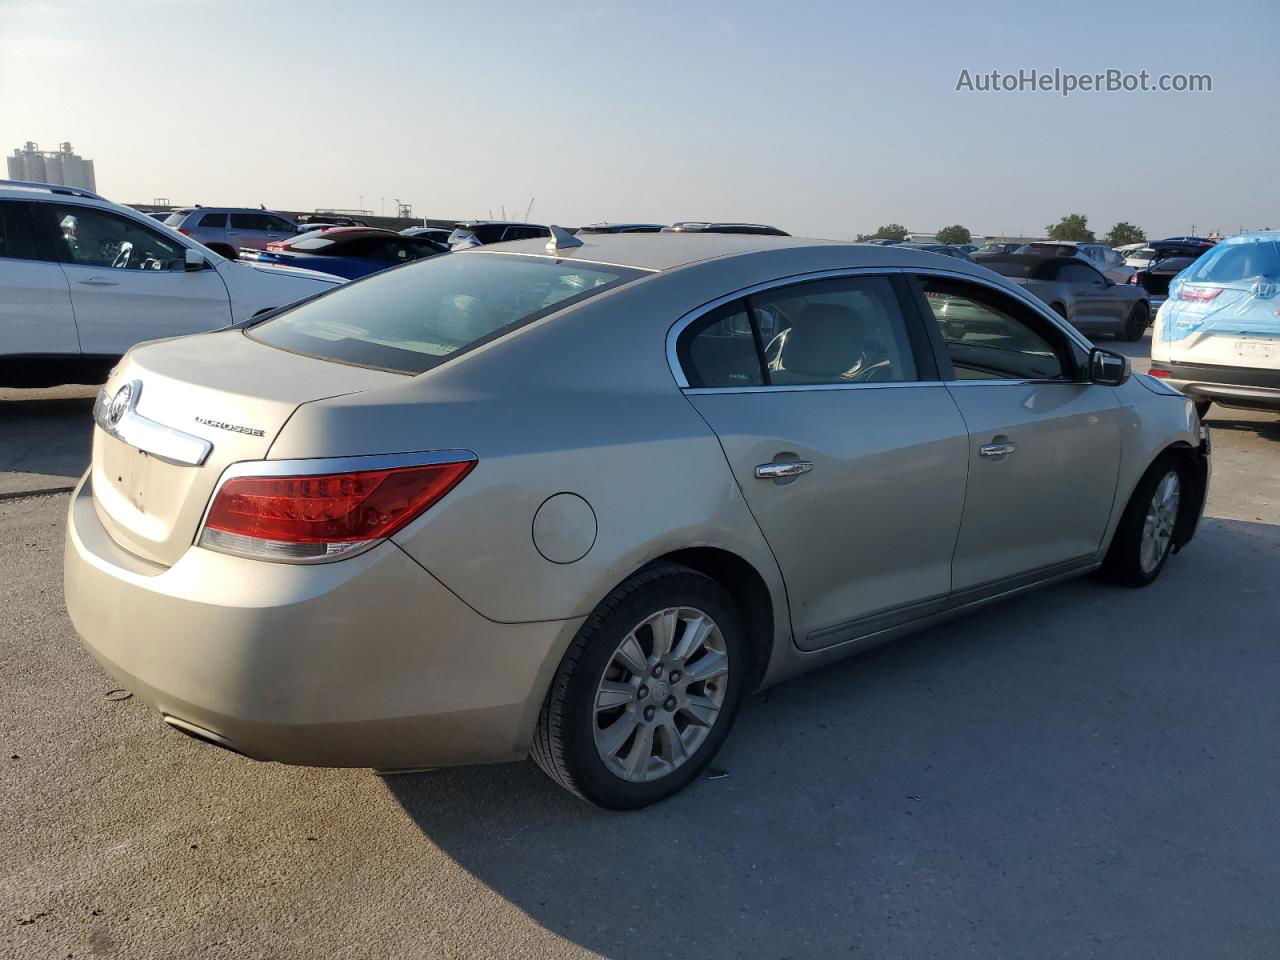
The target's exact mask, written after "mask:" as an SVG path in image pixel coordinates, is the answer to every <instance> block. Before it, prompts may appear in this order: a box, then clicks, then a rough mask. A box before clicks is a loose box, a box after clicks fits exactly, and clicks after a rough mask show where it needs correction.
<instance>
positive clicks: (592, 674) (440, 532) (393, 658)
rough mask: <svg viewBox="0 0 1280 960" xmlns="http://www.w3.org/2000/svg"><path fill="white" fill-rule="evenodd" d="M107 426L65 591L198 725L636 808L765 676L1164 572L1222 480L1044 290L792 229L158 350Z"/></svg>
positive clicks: (564, 245) (419, 272)
mask: <svg viewBox="0 0 1280 960" xmlns="http://www.w3.org/2000/svg"><path fill="white" fill-rule="evenodd" d="M957 302H963V303H964V304H965V305H966V307H965V309H964V310H958V311H956V317H957V319H952V320H949V321H948V334H947V336H946V338H945V339H944V337H943V336H942V333H941V330H940V327H939V323H938V319H937V317H936V315H935V313H934V308H935V305H937V304H940V303H948V304H955V303H957ZM964 318H973V322H972V324H971V329H970V328H969V326H967V324H968V321H967V320H965V319H964ZM95 418H96V421H97V427H96V429H95V431H94V444H93V447H94V449H93V465H92V467H91V469H90V470H89V472H88V474H86V476H85V477H84V479H83V480H82V481H81V483H80V485H79V487H78V489H77V490H76V492H75V494H74V496H73V497H72V501H71V506H70V512H69V517H68V534H67V538H66V577H65V580H66V600H67V606H68V609H69V610H70V613H71V617H72V620H73V621H74V623H75V626H76V629H77V630H78V631H79V633H80V635H81V636H82V637H83V639H84V642H85V644H86V646H87V647H88V649H89V650H90V651H91V652H92V653H93V655H94V656H95V657H97V659H98V660H99V661H100V662H101V664H102V665H103V667H104V668H105V669H106V670H107V671H108V672H110V673H111V674H112V675H113V676H115V677H116V678H118V680H119V682H120V683H121V684H123V685H125V686H127V687H128V688H129V689H130V690H132V691H133V692H134V693H135V694H137V695H138V696H139V697H140V698H141V699H143V700H145V701H146V702H147V703H149V704H150V705H151V706H153V707H154V708H155V709H156V711H157V712H158V713H159V714H160V715H161V716H162V717H163V718H164V719H165V721H166V722H167V723H169V724H170V725H171V726H173V727H175V728H177V729H178V730H181V731H183V732H185V733H187V734H189V735H191V736H194V737H197V738H200V739H202V740H205V741H207V742H209V743H212V744H216V745H218V746H220V747H224V748H226V749H229V750H233V751H236V752H239V753H241V754H244V755H245V756H248V757H253V758H257V759H262V760H277V761H282V762H286V763H298V764H318V765H336V766H368V767H374V768H381V769H395V768H406V767H421V766H431V765H440V764H457V763H474V762H489V761H510V760H518V759H521V758H523V757H526V756H528V755H529V754H532V755H533V757H534V758H535V759H536V760H537V762H538V763H539V764H540V765H541V766H542V767H543V769H545V770H546V771H547V773H548V774H550V775H551V777H552V778H553V779H555V780H556V781H558V782H559V783H561V784H562V785H563V786H565V787H566V788H568V789H570V790H572V791H574V792H575V793H576V794H578V795H579V796H581V797H584V798H586V799H588V800H590V801H593V802H595V803H598V804H601V805H604V806H607V807H613V808H626V807H636V806H641V805H643V804H646V803H650V802H652V801H655V800H658V799H661V798H662V797H665V796H667V795H669V794H671V793H672V792H674V791H676V790H678V789H680V788H681V787H683V786H684V785H686V784H687V783H689V782H690V781H691V780H692V779H693V778H695V777H696V776H697V775H698V773H699V771H701V770H702V769H703V768H704V767H705V765H706V764H707V762H708V761H709V760H710V759H711V757H712V756H713V755H714V753H715V751H716V750H717V749H718V748H719V747H720V745H721V743H723V741H724V739H725V737H726V736H727V735H728V733H729V729H730V726H731V724H732V722H733V718H734V715H735V713H736V712H737V710H738V708H739V706H740V704H741V702H742V700H743V697H744V695H745V694H746V693H748V692H749V691H751V690H757V689H760V688H762V687H766V686H768V685H770V684H773V683H777V682H779V681H782V680H785V679H787V678H788V677H791V676H793V675H795V674H797V673H800V672H802V671H804V670H808V669H811V668H813V667H817V666H821V665H823V664H826V663H830V662H831V661H833V660H836V659H839V658H842V657H845V656H848V655H849V654H851V653H855V652H857V651H859V650H863V649H865V648H867V647H869V646H872V645H874V644H877V643H880V642H882V641H884V640H887V639H890V638H893V637H896V636H898V635H900V634H903V633H905V632H907V631H910V630H913V629H916V628H919V627H922V626H924V625H927V624H931V623H935V622H937V621H938V620H939V619H941V618H943V617H947V616H951V615H953V614H957V613H961V612H967V611H971V610H974V609H976V608H978V607H980V606H982V605H984V604H987V603H990V602H992V601H995V600H998V599H1000V598H1002V597H1007V596H1010V595H1011V594H1015V593H1020V592H1022V591H1025V590H1028V589H1031V588H1033V587H1035V586H1038V585H1041V584H1045V583H1051V582H1053V581H1056V580H1060V579H1063V578H1065V577H1072V576H1077V575H1080V574H1084V573H1087V572H1090V571H1094V570H1098V569H1101V570H1102V571H1103V572H1105V573H1106V574H1107V575H1108V576H1110V577H1111V578H1112V579H1114V580H1117V581H1119V582H1122V583H1126V584H1130V585H1135V586H1137V585H1142V584H1146V583H1150V582H1151V581H1152V580H1154V579H1155V578H1156V577H1157V576H1158V575H1159V573H1160V570H1161V569H1162V567H1163V566H1164V564H1165V563H1166V561H1167V560H1168V558H1169V555H1170V554H1171V553H1172V552H1174V551H1176V550H1177V549H1179V548H1181V547H1182V546H1184V545H1185V544H1186V543H1187V542H1188V541H1189V540H1190V539H1191V537H1192V534H1193V532H1194V530H1195V527H1196V524H1197V521H1198V518H1199V516H1200V512H1201V508H1202V505H1203V502H1204V497H1205V492H1206V486H1207V482H1208V474H1209V464H1208V444H1207V440H1206V439H1205V437H1204V436H1203V435H1202V429H1201V427H1200V424H1199V422H1198V420H1197V418H1196V415H1195V411H1194V410H1193V409H1192V407H1191V403H1190V401H1189V400H1187V398H1185V397H1183V396H1181V395H1180V394H1178V393H1176V392H1175V391H1172V390H1171V389H1169V388H1167V387H1165V386H1164V385H1162V384H1160V383H1159V382H1158V381H1156V380H1153V379H1151V378H1149V377H1145V376H1142V375H1137V374H1131V373H1130V371H1129V367H1128V363H1127V361H1126V360H1125V359H1124V358H1123V357H1120V356H1118V355H1117V354H1113V353H1110V352H1108V351H1106V350H1101V349H1097V348H1094V347H1091V345H1090V344H1089V343H1088V342H1087V341H1086V340H1084V339H1083V338H1082V337H1081V336H1080V335H1079V334H1078V333H1076V332H1075V331H1074V330H1072V329H1071V328H1070V327H1069V326H1068V325H1067V324H1065V323H1064V322H1063V321H1062V320H1061V319H1060V318H1058V317H1057V316H1056V315H1054V314H1053V313H1052V312H1051V311H1050V310H1049V309H1048V308H1047V307H1046V306H1045V305H1044V304H1043V303H1041V302H1040V301H1038V300H1036V299H1035V298H1034V297H1031V296H1030V295H1028V294H1027V293H1025V292H1024V291H1022V290H1021V289H1020V288H1019V287H1018V286H1017V285H1016V284H1013V283H1010V282H1008V281H1007V280H1004V279H1002V278H999V277H996V276H994V275H993V274H991V273H989V272H987V271H985V270H983V269H981V268H980V267H976V266H973V265H970V264H966V263H964V262H961V261H958V260H954V259H949V258H942V257H936V256H933V255H930V254H927V253H920V252H916V251H908V250H901V249H898V248H895V247H881V246H869V245H858V244H838V243H827V242H822V241H811V240H800V239H793V238H780V237H766V236H736V235H692V234H648V235H644V234H622V235H600V236H590V237H586V238H582V239H576V238H573V237H571V236H569V235H568V234H567V233H565V232H564V231H560V230H558V229H553V237H552V240H551V241H550V242H549V243H546V242H544V241H543V240H536V241H523V242H518V243H514V244H504V245H500V246H490V247H483V248H477V249H475V250H469V251H466V252H461V253H454V254H450V255H448V256H445V257H439V258H436V259H433V260H430V261H426V262H421V263H414V264H409V265H406V266H403V267H399V268H396V269H393V270H389V271H387V272H385V273H382V274H378V275H376V276H373V277H371V278H368V279H366V280H361V281H358V282H355V283H352V284H349V285H347V286H344V287H340V288H338V289H336V290H335V291H334V292H332V293H329V294H326V295H324V296H321V297H319V298H317V299H314V300H312V301H310V302H307V303H305V304H302V305H300V306H297V307H294V308H291V309H288V310H286V311H284V312H281V313H278V314H276V315H274V316H271V317H268V318H267V319H265V320H262V321H257V322H251V323H249V324H246V325H243V326H242V327H241V328H240V329H234V330H229V331H226V332H220V333H213V334H207V335H201V336H195V337H188V338H183V339H177V340H168V341H161V342H156V343H151V344H144V345H142V346H139V347H136V348H135V349H133V350H132V351H130V353H129V354H128V355H127V356H126V357H125V358H124V359H123V360H122V361H121V363H120V364H119V366H118V367H117V368H116V370H115V371H114V372H113V374H112V376H111V378H110V379H109V381H108V382H107V384H106V385H105V386H104V388H103V391H102V394H101V397H100V400H99V403H98V405H97V408H96V411H95Z"/></svg>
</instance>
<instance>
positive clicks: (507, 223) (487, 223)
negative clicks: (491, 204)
mask: <svg viewBox="0 0 1280 960" xmlns="http://www.w3.org/2000/svg"><path fill="white" fill-rule="evenodd" d="M454 227H539V228H541V229H543V230H545V229H547V225H546V224H545V223H527V222H525V221H524V220H459V221H458V222H457V223H455V224H454Z"/></svg>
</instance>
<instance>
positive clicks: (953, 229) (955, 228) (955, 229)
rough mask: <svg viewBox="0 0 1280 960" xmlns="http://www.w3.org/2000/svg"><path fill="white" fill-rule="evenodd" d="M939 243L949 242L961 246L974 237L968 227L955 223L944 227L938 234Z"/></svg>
mask: <svg viewBox="0 0 1280 960" xmlns="http://www.w3.org/2000/svg"><path fill="white" fill-rule="evenodd" d="M936 237H937V240H938V242H939V243H949V244H951V245H952V246H955V247H960V246H963V245H964V244H966V243H968V242H969V241H970V240H972V239H973V234H971V233H970V232H969V228H968V227H962V226H960V224H958V223H953V224H952V225H951V226H949V227H943V228H942V229H941V230H939V231H938V232H937V234H936Z"/></svg>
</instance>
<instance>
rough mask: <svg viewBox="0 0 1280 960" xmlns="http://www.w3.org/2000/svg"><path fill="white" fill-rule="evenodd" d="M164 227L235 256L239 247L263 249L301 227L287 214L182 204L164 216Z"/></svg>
mask: <svg viewBox="0 0 1280 960" xmlns="http://www.w3.org/2000/svg"><path fill="white" fill-rule="evenodd" d="M164 224H165V226H166V227H172V228H173V229H174V230H177V231H178V232H179V233H181V234H185V235H186V236H188V237H191V238H192V239H195V240H198V241H200V242H201V243H203V244H204V245H205V246H206V247H208V248H209V249H210V250H212V251H213V252H214V253H218V254H221V255H222V256H224V257H227V258H228V259H231V260H235V259H236V258H237V257H238V256H239V254H240V250H241V248H243V249H245V250H262V249H264V248H265V247H266V245H267V244H268V243H278V242H279V241H281V240H288V239H289V238H290V237H294V236H297V235H298V233H300V232H301V231H300V230H299V228H298V225H297V224H296V223H294V222H293V221H292V220H290V219H289V218H288V217H286V216H284V215H283V214H279V213H272V212H271V211H270V210H252V209H248V208H244V207H185V208H183V209H181V210H175V211H173V213H171V214H169V216H168V217H167V218H165V221H164Z"/></svg>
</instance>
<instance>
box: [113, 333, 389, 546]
mask: <svg viewBox="0 0 1280 960" xmlns="http://www.w3.org/2000/svg"><path fill="white" fill-rule="evenodd" d="M405 380H406V378H405V377H404V376H402V375H399V374H393V373H386V372H384V371H379V370H369V369H365V368H362V367H353V366H347V365H344V364H337V363H331V362H328V361H324V360H318V359H315V358H312V357H304V356H300V355H298V354H293V353H288V352H286V351H284V350H280V349H277V348H274V347H269V346H266V345H264V344H261V343H258V342H256V341H254V340H251V339H249V338H248V337H246V336H244V335H243V334H242V333H241V332H240V331H238V330H228V331H223V332H219V333H213V334H206V335H202V336H196V337H182V338H178V339H173V340H162V341H157V342H155V343H149V344H144V345H142V346H140V347H135V348H134V349H133V350H132V351H130V352H129V354H128V355H127V356H126V357H125V358H124V359H123V360H122V361H121V362H120V363H119V364H118V365H117V367H116V370H115V371H114V372H113V373H112V375H111V377H110V378H109V379H108V380H107V383H106V385H105V386H104V387H103V397H104V402H105V403H108V404H109V403H110V401H111V399H112V398H114V397H115V396H116V394H117V392H118V391H119V390H120V388H121V387H123V386H124V385H126V384H130V385H132V387H133V391H134V392H135V393H136V398H135V400H136V402H135V406H134V410H135V412H136V414H137V415H138V416H140V417H142V418H145V419H146V420H148V421H152V422H154V423H155V424H158V425H160V427H161V428H162V429H161V432H163V428H168V429H169V430H173V431H178V432H179V433H180V434H185V435H188V436H189V437H191V438H199V440H204V441H207V442H208V443H209V444H211V449H210V450H209V452H208V454H207V456H206V457H205V458H204V460H203V462H202V463H200V464H199V465H191V464H189V463H180V462H175V461H173V460H170V459H166V458H165V457H164V456H163V455H159V454H157V453H156V452H147V451H145V450H143V449H140V446H148V445H150V446H153V447H158V446H159V445H157V444H149V443H148V442H147V441H146V440H138V437H137V436H134V438H133V439H134V440H135V441H137V445H135V443H130V442H126V441H125V440H123V439H121V438H120V436H117V435H115V434H114V433H112V432H108V431H107V430H104V429H103V427H102V426H96V427H95V428H94V431H93V465H92V467H91V473H92V484H93V499H94V505H95V509H96V510H97V513H98V516H99V518H100V519H101V520H102V523H103V525H104V526H105V527H106V529H107V532H108V533H109V534H110V535H111V537H112V539H114V540H115V541H116V542H117V543H118V544H120V546H122V547H124V548H125V549H126V550H128V551H130V552H131V553H134V554H136V555H138V556H140V557H143V558H144V559H146V560H149V561H151V562H153V563H159V564H163V565H165V566H169V565H171V564H173V563H174V562H176V561H177V560H178V558H179V557H181V556H182V554H183V553H185V552H186V550H187V548H188V547H190V546H191V544H192V543H193V541H194V539H195V535H196V531H197V529H198V528H199V525H200V521H201V519H202V518H203V516H204V512H205V508H206V507H207V506H208V503H209V498H210V496H211V495H212V493H213V490H214V487H215V486H216V485H217V482H218V478H219V477H220V476H221V475H222V472H223V470H224V469H225V468H226V467H227V466H229V465H230V464H232V463H236V462H238V461H242V460H261V459H264V458H265V457H266V456H267V452H268V451H269V450H270V448H271V444H272V442H273V441H274V440H275V438H276V435H277V434H278V433H279V432H280V429H281V427H283V426H284V425H285V423H286V422H287V421H288V419H289V417H290V416H292V415H293V412H294V411H295V410H297V409H298V407H299V406H300V405H302V404H304V403H307V402H309V401H312V400H321V399H326V398H329V397H335V396H341V395H344V394H350V393H358V392H361V391H365V390H373V389H378V388H380V387H386V386H391V385H394V384H399V383H404V382H405ZM149 429H150V428H149ZM184 442H185V443H187V444H188V445H190V444H191V443H192V441H190V440H186V441H184ZM195 445H196V446H197V447H199V446H202V445H201V444H199V443H198V442H196V443H195ZM193 459H194V458H193Z"/></svg>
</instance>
